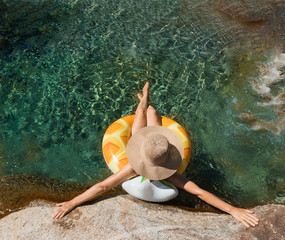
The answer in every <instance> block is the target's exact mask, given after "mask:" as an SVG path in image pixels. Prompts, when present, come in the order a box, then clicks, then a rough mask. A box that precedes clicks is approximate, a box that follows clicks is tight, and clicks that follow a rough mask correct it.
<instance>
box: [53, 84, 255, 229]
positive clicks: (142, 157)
mask: <svg viewBox="0 0 285 240" xmlns="http://www.w3.org/2000/svg"><path fill="white" fill-rule="evenodd" d="M148 94H149V83H146V84H145V86H144V87H143V95H141V94H138V98H139V99H140V103H139V105H138V107H137V110H136V115H135V120H134V123H133V126H132V137H131V138H130V140H129V142H128V145H127V157H128V160H129V163H128V164H127V165H126V166H125V167H123V168H122V169H121V170H120V171H118V172H117V173H115V174H113V175H112V176H110V177H108V178H107V179H105V180H104V181H102V182H100V183H97V184H95V185H94V186H92V187H91V188H89V189H88V190H87V191H85V192H84V193H82V194H80V195H78V196H77V197H75V198H73V199H72V200H70V201H68V202H63V203H59V204H57V206H59V208H58V209H57V211H56V212H55V213H54V215H53V218H54V219H60V218H62V217H63V216H64V215H65V214H67V213H68V212H70V211H71V210H72V209H74V208H75V207H77V206H78V205H80V204H82V203H84V202H87V201H90V200H92V199H94V198H95V197H97V196H98V195H100V194H103V193H105V192H106V191H108V190H110V189H111V188H113V187H115V186H116V185H118V184H120V183H122V182H124V181H125V180H127V179H128V178H130V177H132V176H134V175H141V176H143V177H146V178H148V179H151V180H162V179H165V180H167V181H168V182H170V183H172V184H173V185H175V186H177V187H179V188H182V189H184V190H186V191H187V192H189V193H192V194H194V195H196V196H198V197H199V198H200V199H202V200H204V201H205V202H207V203H208V204H210V205H212V206H214V207H216V208H219V209H220V210H222V211H224V212H227V213H229V214H231V215H232V216H233V217H234V218H236V219H237V220H239V221H240V222H242V223H243V224H244V225H245V226H246V227H250V226H256V225H257V224H258V221H259V219H258V218H257V217H255V216H254V215H253V211H250V210H247V209H242V208H236V207H234V206H232V205H230V204H228V203H226V202H224V201H222V200H221V199H219V198H217V197H216V196H214V195H213V194H211V193H209V192H207V191H205V190H203V189H201V188H199V187H198V186H197V185H196V184H195V183H194V182H192V181H189V180H187V179H186V178H185V177H183V176H182V175H180V174H178V173H176V170H177V169H178V167H179V165H180V163H181V161H182V156H183V146H182V143H181V141H180V139H179V137H178V136H177V135H176V134H174V133H173V132H172V131H171V130H169V129H167V128H165V127H162V126H161V117H160V116H159V115H158V113H157V112H156V110H155V109H154V108H153V107H152V106H150V105H149V104H148Z"/></svg>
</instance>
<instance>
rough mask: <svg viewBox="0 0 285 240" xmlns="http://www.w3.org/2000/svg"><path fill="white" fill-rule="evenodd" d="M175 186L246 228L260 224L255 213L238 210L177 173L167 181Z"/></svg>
mask: <svg viewBox="0 0 285 240" xmlns="http://www.w3.org/2000/svg"><path fill="white" fill-rule="evenodd" d="M167 181H169V182H170V183H172V184H173V185H175V186H177V187H179V188H182V189H184V190H186V191H187V192H189V193H192V194H195V195H196V196H198V197H199V198H200V199H202V200H204V201H205V202H207V203H209V204H210V205H212V206H214V207H216V208H219V209H220V210H222V211H224V212H227V213H229V214H231V215H232V216H233V217H234V218H236V219H237V220H239V221H240V222H242V223H243V224H244V225H245V226H246V227H250V225H251V226H256V225H257V224H258V221H259V219H258V218H257V217H255V216H254V215H253V211H250V210H247V209H242V208H236V207H234V206H232V205H230V204H228V203H226V202H224V201H222V200H221V199H219V198H218V197H216V196H215V195H213V194H211V193H209V192H207V191H205V190H203V189H201V188H199V187H198V186H197V185H196V184H195V183H194V182H192V181H189V180H188V179H186V178H185V177H183V176H182V175H180V174H178V173H175V174H174V175H172V176H171V177H169V178H168V179H167Z"/></svg>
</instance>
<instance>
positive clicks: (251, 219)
mask: <svg viewBox="0 0 285 240" xmlns="http://www.w3.org/2000/svg"><path fill="white" fill-rule="evenodd" d="M229 213H230V214H231V215H232V216H233V217H234V218H235V219H237V220H239V221H240V222H241V223H243V225H245V226H246V227H247V228H249V227H250V226H252V227H255V226H256V225H257V224H258V222H259V219H258V218H257V217H255V216H254V215H253V211H250V210H247V209H242V208H236V207H234V208H233V209H232V210H231V211H230V212H229Z"/></svg>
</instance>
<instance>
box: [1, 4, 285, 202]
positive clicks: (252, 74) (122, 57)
mask: <svg viewBox="0 0 285 240" xmlns="http://www.w3.org/2000/svg"><path fill="white" fill-rule="evenodd" d="M261 2H262V4H260V1H250V2H247V1H224V2H221V1H220V2H214V1H205V0H204V1H193V0H191V1H190V0H189V1H178V0H175V1H173V0H172V1H158V0H156V1H154V0H151V1H149V0H148V1H134V0H131V1H125V0H123V1H121V0H120V1H119V0H113V1H106V0H105V1H103V0H99V1H88V0H87V1H75V0H74V1H67V0H60V1H59V0H54V1H48V0H38V1H3V0H2V1H0V3H1V4H0V12H1V14H0V16H1V17H0V21H1V23H2V26H1V38H0V53H1V55H0V56H1V58H0V67H1V68H0V99H1V102H0V176H1V175H2V176H4V175H7V174H11V173H28V174H32V175H40V176H45V177H50V178H55V179H59V180H63V181H66V182H78V183H82V184H92V183H95V182H98V181H100V180H102V179H104V178H105V177H107V176H108V175H110V174H111V172H110V171H109V170H108V168H107V167H106V164H105V161H104V159H103V155H102V150H101V141H102V137H103V135H104V132H105V130H106V129H107V127H108V126H109V125H110V124H111V123H112V122H113V121H115V120H116V119H118V118H120V117H122V116H125V115H128V114H133V113H134V110H135V108H136V105H137V99H136V93H137V92H138V91H139V90H140V89H141V88H142V86H143V84H144V83H145V81H146V80H148V81H149V82H150V83H151V89H150V91H151V101H152V105H154V106H155V107H156V108H157V110H158V111H159V112H160V113H161V114H162V115H165V116H168V117H171V118H173V119H175V120H176V121H179V122H180V123H181V124H182V125H183V126H184V127H185V128H186V129H187V130H188V132H189V133H191V135H192V140H193V147H194V149H193V155H192V159H191V163H190V165H189V167H188V169H187V171H186V175H187V176H188V177H190V178H191V179H193V180H194V181H195V182H196V183H197V184H199V185H200V186H202V187H204V188H206V189H208V190H210V191H212V192H214V193H215V194H217V195H219V196H221V197H223V198H224V199H228V200H229V201H231V202H233V203H236V204H241V205H254V204H260V203H267V202H277V203H284V201H285V150H284V143H285V133H284V131H283V130H284V118H285V117H284V101H283V102H282V101H281V103H279V104H277V105H276V104H275V105H268V106H264V107H261V106H260V104H262V103H263V102H264V98H265V97H264V96H263V95H261V94H259V93H258V92H256V91H255V89H254V88H253V86H252V80H255V81H256V82H257V83H261V82H262V81H263V80H262V79H263V75H264V74H265V75H266V71H265V70H264V68H265V69H267V68H268V69H272V67H271V68H270V66H271V65H272V64H273V61H274V59H275V58H276V57H278V56H282V54H281V53H282V48H283V51H284V45H282V44H283V43H284V33H283V31H282V26H284V15H285V13H284V6H283V7H282V3H281V2H280V3H278V1H261ZM279 65H280V66H281V67H280V69H279V70H280V71H281V73H282V71H283V73H284V65H282V60H280V61H279ZM267 72H268V71H267ZM280 76H281V77H280V79H279V80H276V81H275V83H272V84H269V86H270V88H271V93H272V95H271V97H272V96H273V97H276V96H278V94H280V93H282V92H284V87H285V85H284V75H282V74H281V75H280ZM282 76H283V77H282ZM270 77H271V80H272V81H273V80H274V79H273V78H274V77H272V76H271V75H270V76H269V78H270ZM272 81H271V82H272ZM281 100H282V99H281ZM276 108H278V109H279V110H278V111H277V110H276ZM247 112H251V113H252V114H254V116H256V117H257V118H258V119H261V120H263V121H265V122H268V123H269V125H270V124H271V125H270V126H267V128H266V129H263V130H262V131H261V130H254V129H252V128H253V126H252V125H251V123H252V122H249V123H246V122H245V121H243V120H242V119H241V117H240V115H241V114H243V113H247ZM282 114H283V115H282ZM278 118H279V119H280V121H279V122H278V121H275V120H276V119H278ZM282 121H283V122H282ZM282 124H283V125H282ZM277 128H278V129H279V132H278V131H277V130H276V129H277ZM183 196H184V195H183ZM187 197H189V196H187Z"/></svg>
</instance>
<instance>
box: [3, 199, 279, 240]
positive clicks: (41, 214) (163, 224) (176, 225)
mask: <svg viewBox="0 0 285 240" xmlns="http://www.w3.org/2000/svg"><path fill="white" fill-rule="evenodd" d="M55 210H56V207H55V206H54V204H50V203H45V202H39V201H37V202H33V203H32V204H30V206H29V207H27V208H26V209H24V210H21V211H19V212H16V213H13V214H10V215H8V216H6V217H5V218H2V219H1V220H0V236H2V239H5V240H9V239H45V240H47V239H148V240H149V239H183V240H184V239H192V240H195V239H200V240H201V239H223V240H224V239H231V240H234V239H260V240H262V239H266V240H268V239H280V240H281V239H285V227H284V225H283V223H284V222H285V206H283V205H265V206H259V207H256V208H255V209H254V210H255V212H256V215H257V216H258V217H259V218H260V219H261V222H260V224H259V225H258V226H257V227H255V228H250V229H246V228H245V227H244V226H243V225H242V224H241V223H239V222H237V221H236V220H235V219H234V218H232V217H231V216H230V215H227V214H215V213H197V212H190V211H188V210H185V209H179V208H176V207H171V206H163V205H160V204H151V203H146V202H143V201H140V200H136V199H135V198H133V197H131V196H129V195H120V196H115V197H113V198H108V199H104V200H102V201H100V202H96V203H92V204H90V205H85V206H81V207H78V208H77V209H75V210H74V211H72V212H71V213H70V214H68V215H67V216H65V217H64V218H63V219H61V220H53V219H52V218H51V216H52V214H53V212H54V211H55Z"/></svg>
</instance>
